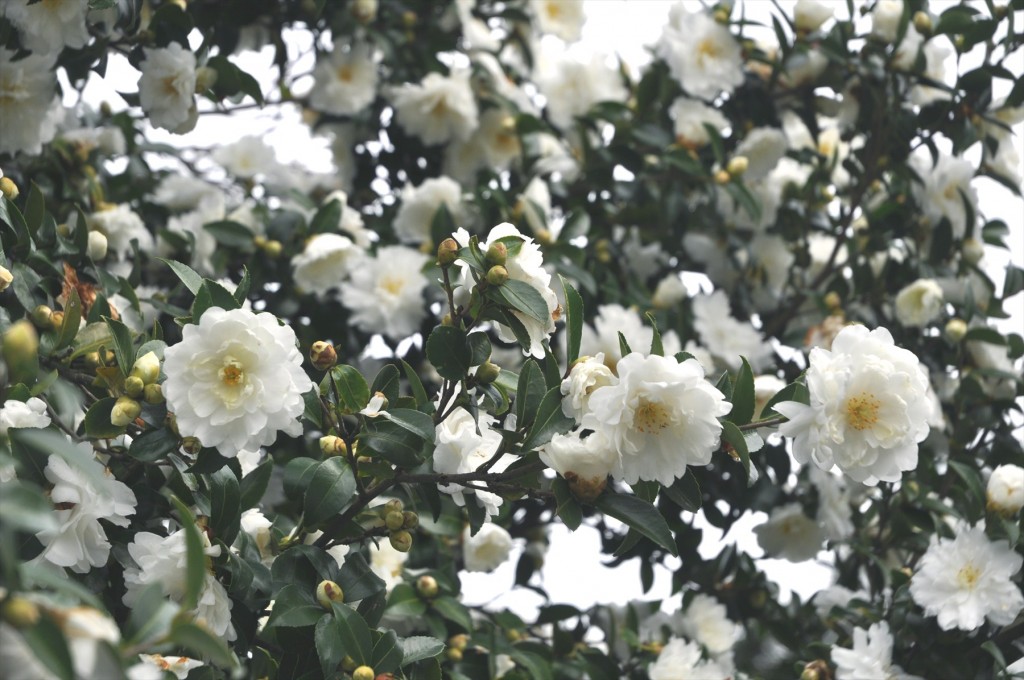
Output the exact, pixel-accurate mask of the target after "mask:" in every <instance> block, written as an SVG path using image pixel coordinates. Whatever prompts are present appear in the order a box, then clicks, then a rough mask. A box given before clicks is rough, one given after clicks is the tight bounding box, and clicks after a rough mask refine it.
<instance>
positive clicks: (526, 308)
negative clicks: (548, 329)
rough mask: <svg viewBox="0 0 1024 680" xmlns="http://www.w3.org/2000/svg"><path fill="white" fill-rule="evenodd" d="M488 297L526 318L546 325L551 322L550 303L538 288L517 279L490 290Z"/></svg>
mask: <svg viewBox="0 0 1024 680" xmlns="http://www.w3.org/2000/svg"><path fill="white" fill-rule="evenodd" d="M488 295H490V297H491V298H492V299H494V300H496V301H498V302H504V303H505V304H506V305H508V306H509V307H511V308H512V309H515V310H517V311H519V312H522V313H523V314H525V315H526V316H528V317H530V318H533V319H536V320H537V321H540V322H541V323H544V324H546V323H547V322H548V321H550V320H551V314H550V312H548V303H546V302H544V298H543V296H541V294H540V293H539V292H538V291H537V289H536V288H534V287H533V286H531V285H530V284H528V283H526V282H525V281H519V280H517V279H509V280H508V281H506V282H505V283H503V284H501V285H500V286H495V287H493V288H489V289H488Z"/></svg>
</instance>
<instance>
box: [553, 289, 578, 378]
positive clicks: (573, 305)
mask: <svg viewBox="0 0 1024 680" xmlns="http://www.w3.org/2000/svg"><path fill="white" fill-rule="evenodd" d="M558 279H559V281H561V282H562V290H564V291H565V305H566V310H565V328H566V334H565V343H566V360H567V362H568V363H569V364H570V365H572V362H574V361H576V360H577V359H578V358H579V357H580V342H581V341H582V340H581V339H582V337H583V298H582V297H580V294H579V293H578V292H577V291H576V289H575V288H573V287H572V286H571V285H569V283H568V282H567V281H566V280H565V278H563V277H562V276H561V275H559V277H558Z"/></svg>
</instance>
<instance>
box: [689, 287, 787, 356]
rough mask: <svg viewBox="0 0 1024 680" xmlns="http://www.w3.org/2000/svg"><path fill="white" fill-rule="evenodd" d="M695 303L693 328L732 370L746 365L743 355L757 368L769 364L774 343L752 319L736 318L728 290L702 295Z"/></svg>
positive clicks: (713, 352) (704, 342) (711, 350)
mask: <svg viewBox="0 0 1024 680" xmlns="http://www.w3.org/2000/svg"><path fill="white" fill-rule="evenodd" d="M692 304H693V327H694V329H695V330H696V331H697V332H698V333H700V337H701V340H702V341H703V345H704V346H705V347H707V348H708V350H709V351H710V352H711V353H712V354H713V355H715V358H716V359H718V360H720V361H721V362H722V363H724V364H725V365H726V366H728V367H729V368H730V369H732V370H736V369H738V368H739V367H740V366H741V365H742V363H741V361H740V357H741V356H744V357H746V358H747V361H748V362H750V366H751V367H752V368H753V369H754V370H755V371H756V370H759V369H760V368H763V367H764V366H765V365H767V363H768V362H769V360H770V359H771V356H772V349H771V346H770V345H768V343H766V342H765V341H764V339H763V338H762V337H761V333H760V332H758V331H757V330H756V329H755V328H754V327H753V326H751V325H750V323H749V322H743V321H737V320H736V319H734V318H733V317H732V314H731V313H730V306H729V298H728V296H727V295H726V294H725V291H722V290H716V291H715V292H714V293H712V294H710V295H698V296H697V297H695V298H693V303H692Z"/></svg>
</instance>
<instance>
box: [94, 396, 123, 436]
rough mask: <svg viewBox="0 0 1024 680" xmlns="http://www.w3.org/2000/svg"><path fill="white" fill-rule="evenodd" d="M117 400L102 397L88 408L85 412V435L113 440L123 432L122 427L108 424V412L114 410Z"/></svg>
mask: <svg viewBox="0 0 1024 680" xmlns="http://www.w3.org/2000/svg"><path fill="white" fill-rule="evenodd" d="M116 403H117V399H115V398H114V397H104V398H102V399H100V400H99V401H97V402H96V403H94V404H93V405H92V406H90V407H89V410H88V411H86V412H85V433H86V434H87V435H89V436H90V437H94V438H96V439H113V438H114V437H120V436H121V435H122V434H124V432H125V427H124V426H119V425H114V424H113V423H112V422H110V412H111V411H113V410H114V404H116Z"/></svg>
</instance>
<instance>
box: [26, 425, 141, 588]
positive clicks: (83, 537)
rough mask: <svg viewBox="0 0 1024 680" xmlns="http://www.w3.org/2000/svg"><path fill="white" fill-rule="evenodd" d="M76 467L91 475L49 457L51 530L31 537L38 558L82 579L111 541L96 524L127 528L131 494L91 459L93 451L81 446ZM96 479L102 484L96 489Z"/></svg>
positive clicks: (132, 507)
mask: <svg viewBox="0 0 1024 680" xmlns="http://www.w3.org/2000/svg"><path fill="white" fill-rule="evenodd" d="M76 449H77V450H78V451H80V452H81V458H80V460H78V461H77V465H78V466H79V467H81V468H85V467H88V468H89V470H90V471H91V472H92V475H91V476H90V475H87V474H86V473H85V472H83V470H82V469H78V467H72V466H71V465H69V464H68V462H67V461H66V460H64V459H63V458H60V457H58V456H50V460H49V462H48V463H47V464H46V470H45V474H46V479H47V480H48V481H49V482H50V483H51V484H53V489H52V490H51V491H50V500H51V501H53V504H54V506H55V508H56V510H55V513H56V515H57V526H56V528H55V529H49V530H45V531H40V532H39V533H38V534H36V538H38V539H39V542H40V543H42V544H43V546H44V550H43V553H42V558H43V559H45V560H46V561H47V562H51V563H53V564H56V565H57V566H60V567H69V568H70V569H71V570H72V571H74V572H77V573H79V574H84V573H85V572H87V571H89V569H90V568H92V567H100V566H103V565H104V564H106V563H107V558H108V557H109V556H110V541H109V540H107V534H106V532H105V531H104V530H103V525H102V524H100V520H104V521H107V522H110V523H111V524H114V525H116V526H119V527H126V526H128V517H129V516H131V515H134V514H135V504H136V500H135V494H134V493H132V490H131V489H129V488H128V487H127V486H126V485H125V484H124V483H122V482H119V481H117V480H116V479H114V477H113V475H111V474H110V473H109V472H107V471H106V470H105V469H104V467H103V466H102V465H101V464H100V463H99V461H97V460H96V459H95V457H94V456H93V450H92V447H91V446H90V445H89V444H86V443H81V444H78V445H77V446H76ZM94 477H95V478H101V479H102V480H103V482H102V483H101V484H97V483H96V482H95V481H94Z"/></svg>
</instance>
